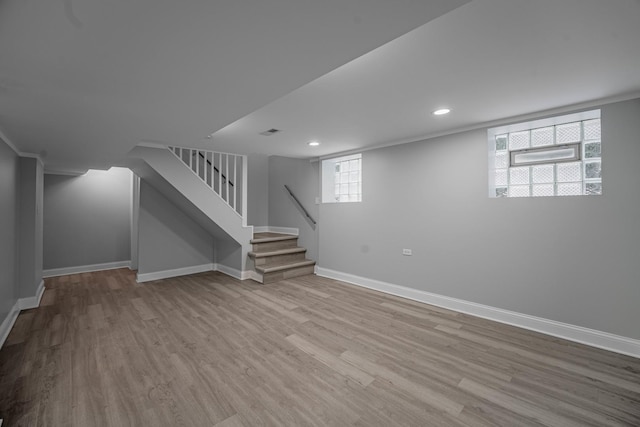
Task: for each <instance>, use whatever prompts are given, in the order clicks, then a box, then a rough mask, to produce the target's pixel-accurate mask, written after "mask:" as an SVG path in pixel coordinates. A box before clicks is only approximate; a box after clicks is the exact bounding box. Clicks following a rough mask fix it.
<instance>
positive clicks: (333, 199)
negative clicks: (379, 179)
mask: <svg viewBox="0 0 640 427" xmlns="http://www.w3.org/2000/svg"><path fill="white" fill-rule="evenodd" d="M352 160H359V170H358V181H356V182H355V183H357V185H358V190H359V191H358V192H357V193H355V194H354V195H356V196H358V200H339V197H340V194H336V191H335V187H336V180H335V175H336V172H335V168H336V165H337V164H339V163H343V162H350V161H352ZM320 171H321V179H320V183H321V187H322V188H321V194H322V197H321V202H322V203H360V202H362V153H356V154H349V155H345V156H338V157H332V158H328V159H322V160H320ZM350 172H351V171H349V173H350ZM340 184H347V185H350V184H352V182H351V181H349V182H348V183H340ZM347 195H348V196H349V198H351V197H350V196H351V195H350V194H349V192H348V194H347Z"/></svg>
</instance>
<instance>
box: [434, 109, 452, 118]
mask: <svg viewBox="0 0 640 427" xmlns="http://www.w3.org/2000/svg"><path fill="white" fill-rule="evenodd" d="M450 112H451V110H450V109H448V108H441V109H439V110H436V111H434V112H433V115H434V116H443V115H445V114H449V113H450Z"/></svg>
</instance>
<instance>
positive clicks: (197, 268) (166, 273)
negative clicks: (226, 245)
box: [136, 263, 215, 283]
mask: <svg viewBox="0 0 640 427" xmlns="http://www.w3.org/2000/svg"><path fill="white" fill-rule="evenodd" d="M212 270H215V264H213V263H211V264H202V265H194V266H191V267H182V268H174V269H172V270H163V271H154V272H153V273H138V275H137V276H136V280H137V281H138V283H143V282H150V281H152V280H160V279H168V278H170V277H178V276H186V275H187V274H196V273H203V272H205V271H212Z"/></svg>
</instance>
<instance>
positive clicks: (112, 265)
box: [42, 261, 131, 278]
mask: <svg viewBox="0 0 640 427" xmlns="http://www.w3.org/2000/svg"><path fill="white" fill-rule="evenodd" d="M125 267H126V268H131V261H117V262H107V263H104V264H90V265H81V266H78V267H64V268H51V269H49V270H44V271H43V272H42V276H43V277H45V278H47V277H56V276H66V275H67V274H78V273H91V272H93V271H102V270H114V269H116V268H125Z"/></svg>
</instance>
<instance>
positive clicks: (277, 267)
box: [256, 259, 316, 274]
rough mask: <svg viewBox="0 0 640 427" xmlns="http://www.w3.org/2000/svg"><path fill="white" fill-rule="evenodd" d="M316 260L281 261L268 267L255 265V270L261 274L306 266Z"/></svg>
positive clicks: (313, 263)
mask: <svg viewBox="0 0 640 427" xmlns="http://www.w3.org/2000/svg"><path fill="white" fill-rule="evenodd" d="M315 264H316V262H315V261H313V260H310V259H305V260H303V261H295V262H291V261H289V262H283V263H278V264H273V265H270V266H268V267H260V266H256V270H257V271H258V272H260V273H262V274H267V273H273V272H276V271H282V270H289V269H293V268H299V267H306V266H309V265H315Z"/></svg>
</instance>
